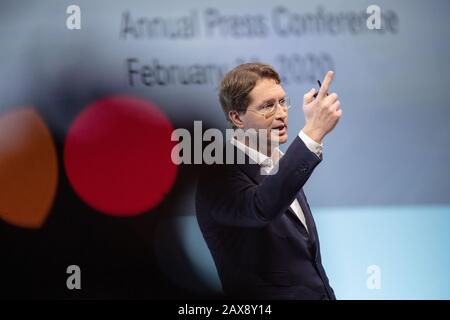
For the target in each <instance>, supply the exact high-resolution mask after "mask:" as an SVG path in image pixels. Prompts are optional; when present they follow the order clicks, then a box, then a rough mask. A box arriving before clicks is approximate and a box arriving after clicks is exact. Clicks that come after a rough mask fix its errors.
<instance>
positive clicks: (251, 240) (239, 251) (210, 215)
mask: <svg viewBox="0 0 450 320" xmlns="http://www.w3.org/2000/svg"><path fill="white" fill-rule="evenodd" d="M228 143H229V142H228ZM233 148H235V147H234V146H233ZM234 151H235V154H237V153H239V152H242V151H240V150H239V149H237V148H235V149H234ZM245 157H246V164H224V165H210V166H208V169H206V170H205V171H204V172H203V174H202V175H201V177H200V179H199V182H198V187H197V194H196V211H197V219H198V223H199V226H200V229H201V231H202V233H203V236H204V238H205V241H206V243H207V245H208V247H209V249H210V251H211V253H212V256H213V259H214V262H215V264H216V267H217V270H218V273H219V277H220V279H221V282H222V287H223V290H224V292H225V294H226V295H227V296H228V297H231V298H245V299H247V298H252V299H335V296H334V292H333V289H332V288H331V287H330V285H329V282H328V278H327V276H326V274H325V270H324V268H323V266H322V262H321V257H320V248H319V238H318V236H317V230H316V226H315V223H314V219H313V216H312V215H311V210H310V208H309V205H308V202H307V200H306V197H305V194H304V193H303V190H302V187H303V185H304V184H305V183H306V181H307V180H308V178H309V176H310V175H311V173H312V172H313V170H314V168H315V167H316V166H317V165H318V164H319V163H320V161H321V158H318V157H317V156H316V155H315V154H314V153H312V152H311V151H310V150H309V149H308V148H307V147H306V145H305V144H304V143H303V141H302V140H301V139H300V138H299V137H296V138H295V140H294V141H293V143H292V144H291V145H290V146H289V148H288V150H287V151H286V153H285V154H284V156H283V157H282V158H281V160H280V162H279V168H278V172H277V173H276V174H274V175H261V174H260V168H261V167H260V166H259V165H257V164H250V163H249V159H248V157H247V156H245ZM295 198H297V200H298V202H299V204H300V206H301V208H302V210H303V213H304V215H305V219H306V223H307V227H308V230H309V233H308V232H307V231H306V229H305V228H304V226H303V224H302V223H301V222H300V220H299V219H298V217H297V216H296V215H295V213H294V212H293V211H292V209H291V208H290V205H291V203H292V202H293V201H294V199H295Z"/></svg>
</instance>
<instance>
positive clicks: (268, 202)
mask: <svg viewBox="0 0 450 320" xmlns="http://www.w3.org/2000/svg"><path fill="white" fill-rule="evenodd" d="M321 160H322V159H321V158H319V157H317V155H315V154H314V153H313V152H311V151H310V150H309V149H308V148H307V147H306V145H305V144H304V143H303V141H302V140H301V139H300V138H299V137H298V136H297V137H296V138H295V140H294V141H293V142H292V144H291V145H290V146H289V148H288V150H287V151H286V153H285V154H284V156H283V157H282V158H281V159H280V161H279V167H278V171H277V173H276V174H273V175H267V176H266V177H265V179H264V180H263V181H262V182H261V183H260V184H256V183H255V182H254V181H252V180H251V179H250V178H249V177H248V176H247V175H245V174H244V173H243V172H239V173H238V172H237V171H236V170H235V171H233V170H227V169H225V170H223V174H219V173H218V174H214V175H209V176H206V177H205V178H204V179H202V180H203V181H201V182H199V186H198V190H197V199H196V201H197V202H196V206H197V214H200V215H203V214H206V215H209V216H211V218H212V219H213V220H214V221H216V223H218V224H221V225H227V226H241V227H263V226H265V225H266V224H267V223H269V222H270V221H271V220H272V219H274V218H276V217H277V216H278V215H279V214H282V213H284V212H285V211H286V210H287V209H288V207H289V206H290V205H291V203H292V202H293V201H294V199H295V197H296V195H297V193H298V192H299V191H300V189H301V188H302V187H303V186H304V185H305V183H306V181H307V180H308V178H309V177H310V175H311V174H312V172H313V170H314V168H315V167H316V166H317V165H318V164H319V163H320V162H321ZM227 166H229V165H222V167H225V168H226V167H227ZM231 166H233V165H231Z"/></svg>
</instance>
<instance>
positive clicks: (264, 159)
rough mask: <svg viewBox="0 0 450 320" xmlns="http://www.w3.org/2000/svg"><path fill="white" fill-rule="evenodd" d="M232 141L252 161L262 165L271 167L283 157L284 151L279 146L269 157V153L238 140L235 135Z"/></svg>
mask: <svg viewBox="0 0 450 320" xmlns="http://www.w3.org/2000/svg"><path fill="white" fill-rule="evenodd" d="M230 143H231V144H232V145H234V146H235V147H236V148H238V149H239V150H241V151H243V152H244V153H245V154H246V155H247V156H248V157H249V158H250V159H251V160H252V161H254V162H256V163H257V164H259V165H260V166H261V167H267V168H271V167H273V166H274V164H275V163H276V162H277V161H278V160H279V159H280V158H281V156H282V155H283V153H282V152H281V150H280V149H279V148H275V149H274V150H273V152H272V156H271V157H268V156H267V155H265V154H263V153H261V152H259V151H258V150H256V149H253V148H251V147H249V146H247V145H245V144H244V143H242V142H240V141H238V140H237V139H236V138H235V137H232V138H231V140H230Z"/></svg>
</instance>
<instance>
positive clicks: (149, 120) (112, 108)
mask: <svg viewBox="0 0 450 320" xmlns="http://www.w3.org/2000/svg"><path fill="white" fill-rule="evenodd" d="M172 131H173V128H172V125H171V123H170V121H169V120H168V119H167V118H166V116H165V115H164V114H163V113H162V112H161V111H160V110H159V109H158V108H157V107H156V106H155V105H154V104H152V103H150V102H148V101H143V100H141V99H137V98H133V97H127V96H115V97H107V98H104V99H101V100H97V101H95V102H93V103H92V104H90V105H88V106H87V107H86V109H85V110H84V111H83V112H82V113H81V114H80V115H79V116H78V117H77V118H76V119H75V121H74V123H73V124H72V126H71V127H70V129H69V131H68V133H67V137H66V141H65V145H64V165H65V168H66V172H67V176H68V178H69V181H70V183H71V185H72V187H73V188H74V190H75V192H76V193H77V194H78V195H79V196H80V198H82V199H83V200H84V201H85V202H86V203H87V204H89V205H90V206H91V207H93V208H94V209H96V210H98V211H100V212H103V213H105V214H109V215H113V216H132V215H136V214H139V213H142V212H144V211H147V210H149V209H152V208H154V207H155V206H157V205H158V204H159V203H160V202H161V201H162V200H163V199H164V197H165V195H166V194H167V193H168V192H169V190H170V189H171V188H172V185H173V183H174V181H175V177H176V173H177V166H176V165H175V164H174V163H173V162H172V161H171V151H172V148H173V146H174V145H175V142H173V141H171V134H172Z"/></svg>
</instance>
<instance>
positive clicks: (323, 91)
mask: <svg viewBox="0 0 450 320" xmlns="http://www.w3.org/2000/svg"><path fill="white" fill-rule="evenodd" d="M333 77H334V72H333V71H328V72H327V74H326V75H325V78H324V79H323V83H322V86H321V87H320V90H319V96H320V97H325V96H326V95H327V92H328V89H329V88H330V84H331V81H332V80H333Z"/></svg>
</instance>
